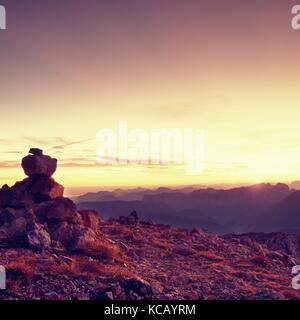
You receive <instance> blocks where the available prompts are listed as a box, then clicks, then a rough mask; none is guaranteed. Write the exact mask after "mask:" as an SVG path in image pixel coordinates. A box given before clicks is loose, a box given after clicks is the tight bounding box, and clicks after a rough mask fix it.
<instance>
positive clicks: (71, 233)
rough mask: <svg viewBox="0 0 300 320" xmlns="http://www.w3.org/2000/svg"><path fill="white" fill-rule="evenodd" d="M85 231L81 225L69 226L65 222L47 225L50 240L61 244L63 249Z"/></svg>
mask: <svg viewBox="0 0 300 320" xmlns="http://www.w3.org/2000/svg"><path fill="white" fill-rule="evenodd" d="M85 229H86V228H85V227H83V226H81V225H76V224H71V223H68V222H66V221H64V222H58V223H51V224H49V225H48V230H49V233H50V235H51V239H52V240H54V241H59V242H61V243H62V244H63V245H64V246H65V247H68V246H69V245H70V244H71V242H72V241H73V240H74V239H75V238H76V237H78V236H79V235H80V234H81V233H82V231H83V230H85Z"/></svg>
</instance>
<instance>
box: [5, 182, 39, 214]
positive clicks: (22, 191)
mask: <svg viewBox="0 0 300 320" xmlns="http://www.w3.org/2000/svg"><path fill="white" fill-rule="evenodd" d="M30 183H31V180H30V179H29V178H28V179H25V180H23V181H20V182H17V183H16V184H15V185H14V186H13V187H11V188H10V187H8V186H7V185H4V186H3V187H2V188H1V189H0V207H2V208H6V207H11V208H16V209H19V208H23V207H26V206H30V205H31V204H32V203H33V201H34V200H33V197H32V195H31V194H30V192H29V188H30Z"/></svg>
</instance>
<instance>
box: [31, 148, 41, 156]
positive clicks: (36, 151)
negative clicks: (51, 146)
mask: <svg viewBox="0 0 300 320" xmlns="http://www.w3.org/2000/svg"><path fill="white" fill-rule="evenodd" d="M29 153H30V154H33V155H34V156H42V155H43V150H41V149H38V148H30V150H29Z"/></svg>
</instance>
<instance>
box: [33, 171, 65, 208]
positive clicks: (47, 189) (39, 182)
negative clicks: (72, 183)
mask: <svg viewBox="0 0 300 320" xmlns="http://www.w3.org/2000/svg"><path fill="white" fill-rule="evenodd" d="M30 192H31V194H32V195H33V197H34V199H35V201H38V202H41V201H48V200H53V199H56V198H59V197H62V196H63V194H64V187H63V186H62V185H60V184H59V183H57V182H55V181H54V179H52V178H49V177H47V176H40V177H38V178H37V179H36V180H35V181H34V182H33V184H32V186H31V189H30Z"/></svg>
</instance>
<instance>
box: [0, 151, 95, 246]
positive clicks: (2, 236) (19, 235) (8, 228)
mask: <svg viewBox="0 0 300 320" xmlns="http://www.w3.org/2000/svg"><path fill="white" fill-rule="evenodd" d="M22 167H23V170H24V172H25V174H26V175H27V176H28V177H27V178H26V179H24V180H23V181H20V182H17V183H16V184H15V185H14V186H12V187H11V188H10V187H8V186H7V185H4V186H3V187H2V188H1V189H0V246H2V247H3V246H17V247H19V246H21V247H30V248H32V249H36V250H42V249H45V248H48V247H50V246H54V247H64V248H66V249H69V250H75V251H76V250H77V249H78V250H80V247H82V246H84V245H85V244H86V242H92V241H94V240H95V239H96V238H97V234H98V228H99V216H98V213H97V212H96V211H86V210H85V211H78V210H77V207H76V205H75V204H74V202H73V201H71V200H70V199H68V198H65V197H64V196H63V194H64V187H63V186H62V185H60V184H59V183H57V182H56V181H55V180H54V179H53V178H52V176H53V174H54V173H55V171H56V168H57V160H56V159H54V158H51V157H50V156H47V155H44V154H43V151H42V150H40V149H37V148H32V149H30V150H29V155H27V156H26V157H25V158H23V159H22Z"/></svg>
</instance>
